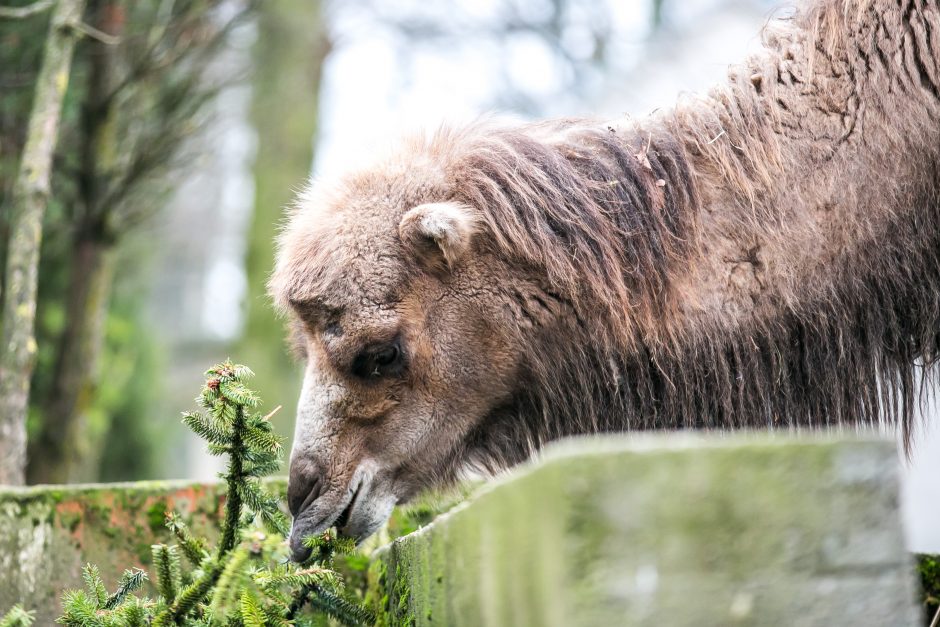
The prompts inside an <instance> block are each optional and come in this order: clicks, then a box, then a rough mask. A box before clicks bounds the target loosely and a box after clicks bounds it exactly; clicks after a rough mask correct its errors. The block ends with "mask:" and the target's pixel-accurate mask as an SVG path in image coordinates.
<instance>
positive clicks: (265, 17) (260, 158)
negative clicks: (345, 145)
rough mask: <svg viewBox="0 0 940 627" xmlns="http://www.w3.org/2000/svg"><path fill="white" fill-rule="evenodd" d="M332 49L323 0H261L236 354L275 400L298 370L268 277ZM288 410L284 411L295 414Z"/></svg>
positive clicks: (288, 395)
mask: <svg viewBox="0 0 940 627" xmlns="http://www.w3.org/2000/svg"><path fill="white" fill-rule="evenodd" d="M328 50H329V43H328V40H327V36H326V32H325V29H324V27H323V24H322V15H321V5H320V3H319V2H310V0H269V1H267V2H264V3H262V4H261V6H260V10H259V16H258V38H257V40H256V43H255V49H254V68H255V70H254V77H255V78H254V80H253V95H252V120H253V123H254V126H255V129H256V131H257V134H258V153H257V156H256V159H255V164H254V180H255V202H254V214H253V217H252V224H251V227H250V228H249V230H248V237H249V241H248V257H247V262H246V264H247V276H248V294H247V320H246V328H245V333H244V339H243V340H242V341H241V342H240V345H239V346H238V347H237V350H236V354H237V355H238V358H239V359H240V360H242V361H244V362H245V363H249V364H251V365H252V368H254V369H255V372H257V373H258V376H257V379H256V380H255V385H256V386H257V389H258V390H260V392H261V395H262V398H264V399H265V400H266V401H267V402H268V404H270V405H272V406H273V405H279V404H284V405H286V406H292V405H293V404H294V403H295V402H296V399H297V395H298V393H299V390H300V374H299V371H298V369H297V368H296V367H294V365H293V364H292V363H291V360H290V358H289V357H288V355H287V351H286V348H285V344H284V332H283V325H282V323H281V322H280V321H279V320H278V319H277V317H276V316H275V314H274V311H273V310H272V308H271V305H270V301H269V300H268V298H267V297H266V290H265V281H266V280H267V277H268V275H269V274H270V272H271V268H272V265H273V261H274V238H275V236H276V234H277V227H278V224H280V223H281V221H282V219H283V216H284V209H285V207H286V206H287V205H288V204H289V203H290V202H291V200H292V199H293V194H294V190H296V189H298V188H299V187H300V186H301V185H303V184H304V183H305V182H306V180H307V178H308V176H309V174H310V166H311V162H312V159H313V141H314V136H315V134H316V128H317V109H318V97H319V88H320V73H321V68H322V64H323V60H324V58H325V57H326V54H327V53H328ZM291 413H292V412H282V414H281V415H282V416H284V415H286V418H285V419H286V420H290V419H291V418H292V416H291ZM282 420H284V419H282Z"/></svg>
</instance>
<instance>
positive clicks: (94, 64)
mask: <svg viewBox="0 0 940 627" xmlns="http://www.w3.org/2000/svg"><path fill="white" fill-rule="evenodd" d="M88 13H89V20H92V21H93V24H94V26H95V27H96V28H98V29H99V30H101V31H102V32H104V33H107V34H108V35H111V36H114V37H118V36H120V35H121V34H122V27H123V24H124V13H123V8H122V2H120V1H116V0H108V1H102V0H89V3H88ZM88 45H89V50H88V52H89V55H88V57H89V58H90V59H91V68H90V72H89V73H88V87H87V91H86V97H85V101H84V103H83V109H82V117H81V124H82V146H81V155H82V164H81V173H80V176H79V180H80V183H81V185H80V189H81V192H80V197H81V203H80V204H81V207H80V209H81V211H76V214H77V217H78V219H77V224H76V225H75V236H74V241H73V244H72V250H71V253H70V263H69V272H70V275H69V285H68V294H67V297H66V305H65V327H64V329H63V331H62V335H61V336H60V338H59V345H58V349H57V353H56V361H55V364H54V365H53V378H52V385H51V389H50V390H49V393H48V395H47V397H46V398H45V399H43V403H42V425H41V426H40V431H39V435H38V437H37V439H36V440H37V441H36V443H35V445H30V447H29V450H30V451H31V452H33V451H35V452H36V453H37V454H31V455H30V462H29V464H28V467H27V475H28V479H29V482H30V483H69V482H72V481H75V480H77V479H79V477H78V475H77V473H78V471H79V469H80V468H81V466H82V462H83V460H84V459H85V458H87V456H88V454H89V452H90V451H91V449H92V448H93V446H94V443H93V442H92V441H91V438H90V437H89V433H88V431H87V430H86V429H84V428H83V423H84V418H85V414H86V413H87V411H88V409H89V407H90V405H91V403H92V401H93V400H94V398H95V391H96V389H97V387H98V362H99V361H100V360H99V357H100V355H101V351H102V346H103V341H104V328H105V323H106V322H107V318H108V301H109V296H110V293H111V285H112V282H113V277H114V261H113V257H114V254H115V253H114V251H113V248H114V246H113V240H114V238H113V236H112V234H110V233H109V232H108V228H107V222H108V219H107V216H108V214H109V212H110V211H111V210H112V209H113V208H112V207H105V206H103V203H104V198H103V197H104V196H105V191H104V190H105V189H106V188H107V185H106V179H107V176H108V174H109V173H113V172H115V171H116V170H117V169H118V168H117V167H116V160H117V159H120V158H121V155H122V154H123V153H122V151H121V149H120V146H119V145H118V140H119V138H118V136H117V135H116V133H115V131H114V127H115V110H114V103H115V100H114V99H113V98H108V95H109V94H111V93H112V91H113V89H114V83H115V81H116V79H115V75H116V67H117V64H118V62H119V58H118V55H119V50H118V48H117V46H114V45H108V44H106V43H102V42H97V41H94V42H89V44H88ZM40 453H41V454H40ZM84 479H87V477H85V478H84Z"/></svg>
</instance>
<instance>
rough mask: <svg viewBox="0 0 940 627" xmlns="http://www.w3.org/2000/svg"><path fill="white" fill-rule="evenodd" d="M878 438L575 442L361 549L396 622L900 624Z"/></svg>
mask: <svg viewBox="0 0 940 627" xmlns="http://www.w3.org/2000/svg"><path fill="white" fill-rule="evenodd" d="M897 464H898V460H897V453H896V451H895V447H894V445H893V444H892V443H890V442H886V441H879V440H873V439H872V440H866V439H860V440H859V439H853V440H835V439H808V438H795V439H794V438H784V437H779V436H778V437H773V438H771V437H769V436H767V437H760V436H756V435H755V436H734V437H716V436H708V437H706V436H694V435H671V436H642V437H626V436H623V437H609V438H604V439H596V438H595V439H587V440H575V441H570V442H566V443H563V444H562V445H560V446H558V447H555V448H553V449H551V450H549V452H548V453H547V454H546V455H545V456H544V457H543V459H542V460H541V461H539V462H537V463H535V464H533V465H529V466H527V467H526V468H524V469H522V470H521V471H520V472H517V473H515V474H513V475H512V476H510V477H509V478H507V479H506V480H504V481H501V482H497V483H496V484H494V485H492V486H490V487H487V488H485V489H484V490H483V491H482V492H481V493H480V494H479V495H478V496H477V497H475V498H474V499H471V501H469V502H467V503H465V504H463V505H461V506H459V507H458V508H456V509H455V510H453V511H452V512H450V513H449V514H446V515H444V516H443V517H441V518H438V519H437V520H436V521H435V522H434V523H432V524H430V525H428V526H427V527H425V528H423V529H421V530H419V531H417V532H415V533H413V534H411V535H408V536H405V537H403V538H401V539H399V540H397V541H395V542H394V543H392V544H391V545H389V546H388V547H386V548H384V549H381V550H380V551H379V552H378V553H377V559H376V561H375V562H374V563H373V565H372V567H371V569H370V574H369V591H368V593H367V598H368V600H369V602H370V603H372V605H373V607H374V609H376V610H377V611H378V613H379V615H380V616H381V620H380V623H381V624H389V625H399V624H409V625H410V624H415V625H468V626H478V625H512V626H521V625H538V626H549V625H565V626H570V625H650V626H662V625H670V626H684V625H689V626H693V625H694V626H696V627H700V626H701V625H768V626H770V625H775V626H776V625H790V626H795V625H803V626H809V625H819V626H826V627H831V626H833V625H853V626H857V625H915V624H917V621H918V620H919V619H918V614H917V609H916V605H915V598H916V593H915V584H914V568H913V563H912V560H911V558H910V556H909V555H908V554H907V553H906V552H905V549H904V543H903V539H902V536H901V527H900V522H899V514H898V486H897Z"/></svg>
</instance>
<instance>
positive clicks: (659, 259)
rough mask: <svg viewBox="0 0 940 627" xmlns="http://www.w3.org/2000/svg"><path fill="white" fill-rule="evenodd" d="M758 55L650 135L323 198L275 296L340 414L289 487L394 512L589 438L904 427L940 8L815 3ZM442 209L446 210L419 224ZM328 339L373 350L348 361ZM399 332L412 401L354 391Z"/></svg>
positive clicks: (294, 237) (925, 288) (928, 186)
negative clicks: (446, 482) (462, 476)
mask: <svg viewBox="0 0 940 627" xmlns="http://www.w3.org/2000/svg"><path fill="white" fill-rule="evenodd" d="M765 41H766V50H765V51H764V52H763V53H762V54H760V55H758V56H756V57H755V58H753V59H751V60H750V61H748V62H746V63H744V64H743V65H740V66H738V67H735V68H733V69H732V70H731V73H730V77H729V81H728V82H727V84H725V85H723V86H721V87H718V88H716V89H715V90H713V91H712V92H711V93H710V94H708V95H707V96H704V97H701V98H694V99H688V100H686V101H683V102H681V103H680V104H679V105H678V106H677V107H676V108H675V109H674V110H672V111H670V112H667V113H661V114H658V115H656V116H654V117H653V118H651V119H647V120H643V121H640V122H635V123H634V122H619V123H610V124H608V123H599V122H595V121H590V120H556V121H551V122H544V123H538V124H531V125H524V126H516V127H505V126H499V125H496V124H492V123H481V124H478V125H474V126H471V127H469V128H465V129H460V130H453V129H447V130H442V131H440V132H438V133H437V134H435V135H434V136H433V137H431V138H430V139H428V140H416V141H414V142H412V143H410V144H409V145H407V146H406V148H405V149H404V150H403V151H402V152H400V153H398V154H397V155H396V156H393V157H392V158H390V159H389V160H387V161H386V162H384V164H383V165H381V166H379V167H376V168H372V169H368V170H365V171H363V172H360V173H359V174H356V175H352V176H350V177H348V178H347V179H345V180H344V181H341V182H340V183H339V184H338V185H334V186H331V187H327V188H325V189H319V190H318V191H316V192H314V193H313V194H312V195H310V196H308V197H307V198H305V199H304V200H302V201H301V203H300V205H299V207H298V210H297V213H296V214H295V215H294V217H293V218H292V220H291V223H290V224H289V225H288V227H287V229H286V231H285V234H284V236H283V238H282V241H281V251H280V256H279V261H278V269H277V271H276V273H275V275H274V277H273V279H272V293H273V294H274V295H275V297H276V298H277V300H278V302H279V303H280V304H282V305H283V306H285V307H287V308H292V309H293V311H294V312H295V313H296V315H297V316H298V319H300V320H303V321H305V322H304V323H303V324H302V325H301V331H300V335H301V336H302V338H303V339H302V344H303V345H304V347H305V349H306V350H307V351H308V353H309V354H310V355H311V363H312V364H317V365H316V366H311V369H316V371H317V373H315V374H311V372H312V370H311V369H308V378H310V377H314V378H317V381H318V383H317V385H321V386H322V385H326V386H327V387H328V388H329V389H330V390H333V392H335V393H336V394H338V395H339V396H340V397H342V399H343V400H342V402H333V401H331V402H330V404H327V405H324V406H320V409H318V410H317V416H318V417H317V418H316V420H315V422H316V423H317V425H318V426H316V427H310V432H309V433H308V432H307V431H305V430H304V429H302V428H301V427H300V426H299V427H298V443H297V444H296V445H295V451H294V455H293V460H294V461H293V462H292V485H293V486H294V492H295V493H298V494H299V495H300V496H309V491H310V489H311V488H310V485H311V483H312V482H315V481H319V482H321V484H322V482H323V481H326V482H327V483H330V482H333V483H335V484H336V485H337V486H339V485H342V488H343V489H344V490H346V491H347V492H348V491H349V490H354V488H350V487H349V486H350V485H351V483H350V481H351V480H350V479H349V477H350V476H351V473H352V472H353V471H352V470H349V469H348V468H347V469H346V470H345V471H342V470H339V469H336V468H334V469H333V470H330V469H329V468H328V467H327V466H329V464H326V463H325V462H323V461H322V457H323V456H324V455H336V454H338V453H337V451H341V452H342V455H341V457H343V458H344V459H348V460H351V461H348V462H344V463H346V464H347V466H349V467H354V466H355V465H356V464H357V463H359V462H358V461H356V460H360V459H369V460H379V462H378V464H379V470H375V471H371V472H372V474H370V475H369V476H382V473H383V472H386V473H387V474H388V475H389V477H391V478H390V479H388V481H387V482H386V483H388V485H390V486H392V487H389V488H387V490H390V491H391V492H392V493H393V494H394V495H395V498H396V499H398V500H401V499H404V498H407V497H408V496H410V494H411V493H413V491H414V489H417V488H418V487H421V486H423V485H426V484H428V483H433V482H435V481H439V480H441V479H446V478H449V477H451V476H452V475H453V474H454V473H455V472H457V471H458V470H459V469H460V468H461V467H464V466H465V465H466V464H468V463H476V464H478V465H482V466H485V467H488V468H497V467H501V466H505V465H507V464H511V463H515V462H517V461H519V460H521V459H524V458H525V457H527V456H528V455H529V454H530V452H531V451H532V450H533V449H535V448H537V447H538V446H539V445H540V444H541V443H542V442H544V441H546V440H550V439H554V438H557V437H560V436H564V435H568V434H576V433H586V432H597V431H608V430H626V429H661V428H668V429H673V428H713V427H715V428H735V427H774V428H776V427H790V428H793V427H796V428H798V427H802V426H829V425H839V424H849V423H851V424H857V423H874V422H877V421H879V420H880V419H881V417H885V418H886V419H888V420H890V421H898V422H900V423H901V425H902V427H903V430H904V433H905V434H906V436H908V437H909V434H910V432H911V427H912V425H911V420H912V415H913V411H914V410H915V407H916V403H917V399H918V390H917V385H918V383H917V382H918V381H920V382H922V383H923V384H924V385H933V383H934V382H935V380H936V377H935V372H933V371H930V370H929V369H928V367H929V366H930V365H932V364H933V363H934V361H935V360H936V358H937V355H938V352H940V204H938V201H940V160H938V159H940V10H938V7H937V3H936V2H935V1H925V0H822V1H819V2H816V3H815V4H813V5H812V6H811V7H810V8H807V9H806V10H804V11H803V12H801V13H799V14H798V15H796V16H795V17H793V18H792V19H790V20H788V21H784V22H776V23H774V24H772V25H771V26H769V27H768V29H767V31H766V33H765ZM422 203H444V204H447V203H451V204H450V205H448V206H449V207H450V209H448V212H449V213H448V212H445V214H444V215H443V217H441V216H439V215H438V214H437V213H435V211H434V207H432V208H431V209H428V210H426V211H425V210H423V211H425V213H421V214H420V215H411V216H410V217H407V219H405V220H403V216H407V213H406V212H408V211H409V210H411V209H412V208H413V207H416V206H420V205H422ZM426 213H427V215H426ZM435 220H437V222H435ZM453 221H456V223H454V222H453ZM399 223H401V226H400V227H398V226H396V225H399ZM412 223H414V224H415V225H417V226H408V225H410V224H412ZM399 229H401V232H399ZM415 229H417V231H415ZM415 233H417V235H416V234H415ZM448 237H451V238H452V239H453V240H454V241H449V240H448V239H447V238H448ZM422 238H424V239H423V241H426V242H429V246H430V247H429V248H425V249H424V252H423V253H422V252H421V251H420V250H417V249H416V248H415V246H416V244H415V241H422ZM403 242H404V243H403ZM457 244H461V245H465V248H466V250H464V249H462V248H460V246H456V247H455V245H457ZM435 246H439V247H440V248H441V251H442V253H443V254H442V256H441V257H440V260H441V262H440V263H437V264H433V263H428V255H427V253H428V251H433V250H436V248H435ZM435 316H437V317H440V318H441V319H442V320H443V322H442V323H441V324H436V323H435V322H434V320H435ZM352 319H355V320H356V321H357V322H351V320H352ZM330 325H335V326H334V327H333V332H339V333H340V334H343V332H344V331H345V332H346V336H348V335H349V329H354V331H353V332H352V334H353V335H355V336H356V337H357V338H358V339H357V340H356V341H355V342H353V341H352V340H350V344H349V345H348V346H345V345H344V346H345V347H344V348H336V349H334V348H333V347H332V346H333V345H332V344H331V342H334V340H333V339H330V338H331V337H333V336H330V335H329V333H330V332H329V331H328V332H327V335H326V336H325V337H326V339H323V338H324V335H323V333H324V329H329V328H331V327H330ZM337 329H342V331H337ZM376 329H379V330H376ZM471 331H472V332H471ZM438 333H439V334H441V335H436V334H438ZM396 337H397V338H404V339H403V340H402V341H405V342H406V344H407V345H403V346H402V351H403V353H404V355H405V358H406V359H407V361H406V362H405V364H404V365H403V366H402V368H403V370H402V374H401V375H400V378H399V382H398V383H387V384H385V383H376V384H375V385H371V384H370V385H371V387H370V386H366V385H362V386H358V384H357V383H355V382H351V381H352V380H351V379H350V378H349V376H348V375H346V374H343V373H344V372H345V371H344V370H343V369H344V368H347V370H348V364H349V363H355V359H358V358H359V357H356V355H360V356H361V355H362V352H361V351H362V347H363V346H370V345H376V344H378V345H381V344H383V343H387V342H389V341H391V338H396ZM455 338H457V339H455ZM475 338H476V339H475ZM336 341H337V342H339V340H336ZM396 341H398V340H396ZM474 342H477V344H474V345H473V346H472V347H468V346H466V344H468V343H471V344H473V343H474ZM337 346H338V344H337ZM447 351H449V352H448V353H447V354H448V356H449V357H448V358H449V359H451V361H450V362H447V363H448V364H450V365H451V366H453V367H455V368H457V370H458V372H457V373H456V374H454V375H453V376H451V375H450V373H444V372H443V371H441V370H439V368H440V367H441V364H443V363H445V362H443V361H441V360H442V359H443V358H442V357H440V355H441V354H442V353H444V352H447ZM340 353H342V354H343V356H338V355H339V354H340ZM474 359H477V360H481V361H483V362H484V363H485V364H487V365H488V370H480V371H477V370H473V367H474V366H473V365H472V361H471V360H474ZM422 360H425V361H422ZM369 363H371V362H369ZM406 366H407V368H406ZM919 369H924V372H925V374H924V375H923V376H918V370H919ZM416 371H417V372H416ZM465 371H466V372H473V373H475V374H472V376H471V375H470V374H468V375H466V376H464V375H463V373H464V372H465ZM490 371H492V373H491V372H490ZM324 372H326V373H327V374H324ZM376 372H378V371H376ZM404 373H407V374H404ZM493 373H495V374H493ZM324 377H325V379H324ZM324 381H326V382H325V383H324ZM478 383H479V385H477V384H478ZM357 386H358V387H357ZM383 386H384V387H383ZM314 387H316V386H315V385H314V384H310V386H309V394H311V395H312V394H315V393H316V391H315V390H314V389H313V388H314ZM333 392H331V393H333ZM412 393H414V394H418V395H419V396H420V395H421V394H423V395H424V396H423V397H422V400H421V403H418V404H417V405H415V406H411V405H410V403H411V400H410V398H411V397H410V396H409V395H411V394H412ZM301 406H302V410H303V406H304V401H303V400H302V403H301ZM323 407H326V409H325V410H324V409H323ZM350 407H354V408H356V409H353V410H350V409H349V408H350ZM367 407H371V409H366V408H367ZM415 407H421V408H424V409H421V410H417V409H415ZM429 408H430V409H429ZM425 410H426V411H425ZM324 412H325V413H324ZM396 412H401V413H402V415H401V416H399V415H398V414H397V413H396ZM407 412H411V414H418V416H417V417H414V418H412V419H410V421H409V419H408V418H406V417H404V413H407ZM327 414H328V415H329V416H332V417H327ZM366 414H368V415H369V416H370V420H372V419H374V422H371V423H369V424H368V425H367V426H363V423H362V421H361V420H357V425H358V426H357V427H356V428H355V434H354V435H347V436H343V437H345V438H346V440H344V441H345V442H355V445H354V447H358V449H357V450H356V451H354V452H351V451H350V450H349V447H350V446H353V445H352V444H350V445H345V444H338V442H339V440H340V439H342V438H341V437H340V436H337V435H336V434H337V433H339V432H340V431H342V430H343V427H340V426H337V425H339V424H340V423H341V422H342V421H343V420H346V422H347V423H348V422H349V420H350V416H351V415H352V416H353V417H355V416H363V415H366ZM437 423H443V424H442V425H438V424H437ZM327 424H330V425H333V426H332V427H325V426H324V425H327ZM417 424H420V427H418V426H416V425H417ZM429 424H430V426H429ZM324 429H326V431H327V432H328V433H330V434H331V435H325V434H324ZM350 429H352V428H350ZM363 429H366V430H368V429H373V430H375V436H376V438H377V439H376V442H379V444H375V445H370V444H369V442H370V437H372V436H370V435H369V433H368V431H363ZM370 446H371V447H372V448H370ZM383 447H384V448H383ZM390 449H395V450H397V451H398V453H397V454H396V455H393V456H392V457H394V459H393V460H392V457H389V456H388V455H386V452H387V450H390ZM314 458H316V459H318V460H320V461H317V462H316V464H314V463H313V462H311V461H310V460H312V459H314ZM383 460H384V461H383ZM324 464H326V465H324ZM383 464H385V466H383ZM314 466H316V468H317V470H316V471H314V470H311V468H313V467H314ZM382 468H385V470H382ZM317 473H320V475H322V476H320V477H319V478H316V477H314V475H316V474H317ZM324 476H326V477H328V479H324V478H323V477H324ZM339 476H345V477H346V478H345V479H343V480H340V479H335V480H334V479H333V477H339ZM402 486H405V487H402ZM337 489H339V488H337ZM321 490H322V487H321V488H317V490H316V491H317V493H319V492H320V491H321ZM351 498H352V501H353V503H352V504H348V502H349V500H348V499H347V501H346V503H347V505H344V507H347V510H350V509H351V510H352V511H353V514H355V507H354V505H355V502H356V501H357V500H358V499H357V498H356V497H355V496H353V497H351ZM298 499H299V500H297V503H298V504H297V505H296V506H295V507H292V509H294V510H295V514H296V513H300V512H301V510H303V509H304V507H301V506H300V505H299V502H300V501H302V500H303V498H300V497H298ZM337 502H339V501H337ZM334 509H335V508H334ZM330 515H332V518H330ZM338 515H339V511H334V512H332V514H323V513H322V512H320V514H318V516H319V518H318V520H319V522H318V523H317V524H320V525H321V526H322V524H327V523H329V524H332V522H333V521H335V519H336V517H337V516H338ZM314 522H316V521H312V515H311V521H310V522H309V524H308V525H307V526H301V528H302V529H304V530H307V531H309V530H310V529H312V528H313V527H315V526H316V525H314ZM370 525H371V523H370ZM370 525H366V527H370ZM295 527H296V525H295ZM354 530H356V529H354Z"/></svg>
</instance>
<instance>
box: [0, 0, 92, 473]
mask: <svg viewBox="0 0 940 627" xmlns="http://www.w3.org/2000/svg"><path fill="white" fill-rule="evenodd" d="M84 8H85V0H58V3H57V4H56V6H55V8H54V9H53V14H52V18H51V20H50V23H49V34H48V36H47V41H46V47H45V51H44V53H43V60H42V65H41V68H40V70H39V75H38V76H37V80H36V90H35V96H34V100H33V106H32V112H31V113H30V117H29V130H28V134H27V139H26V145H25V147H24V149H23V156H22V157H21V161H20V169H19V174H18V176H17V180H16V183H15V185H14V190H13V195H12V206H11V222H10V242H9V245H8V248H7V265H6V294H5V299H4V303H3V330H2V340H0V483H9V484H22V483H23V479H24V470H25V466H26V411H27V407H28V403H29V384H30V377H31V375H32V372H33V366H34V364H35V354H36V340H35V337H34V332H35V319H36V289H37V276H38V267H39V247H40V244H41V242H42V219H43V215H44V213H45V210H46V205H47V204H48V201H49V194H50V175H51V164H52V156H53V152H54V150H55V144H56V138H57V136H58V126H59V120H60V117H61V113H62V101H63V99H64V97H65V91H66V89H67V88H68V81H69V73H70V68H71V63H72V53H73V52H74V49H75V39H76V35H75V30H74V25H76V24H77V23H78V22H80V20H81V19H82V13H83V11H84Z"/></svg>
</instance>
